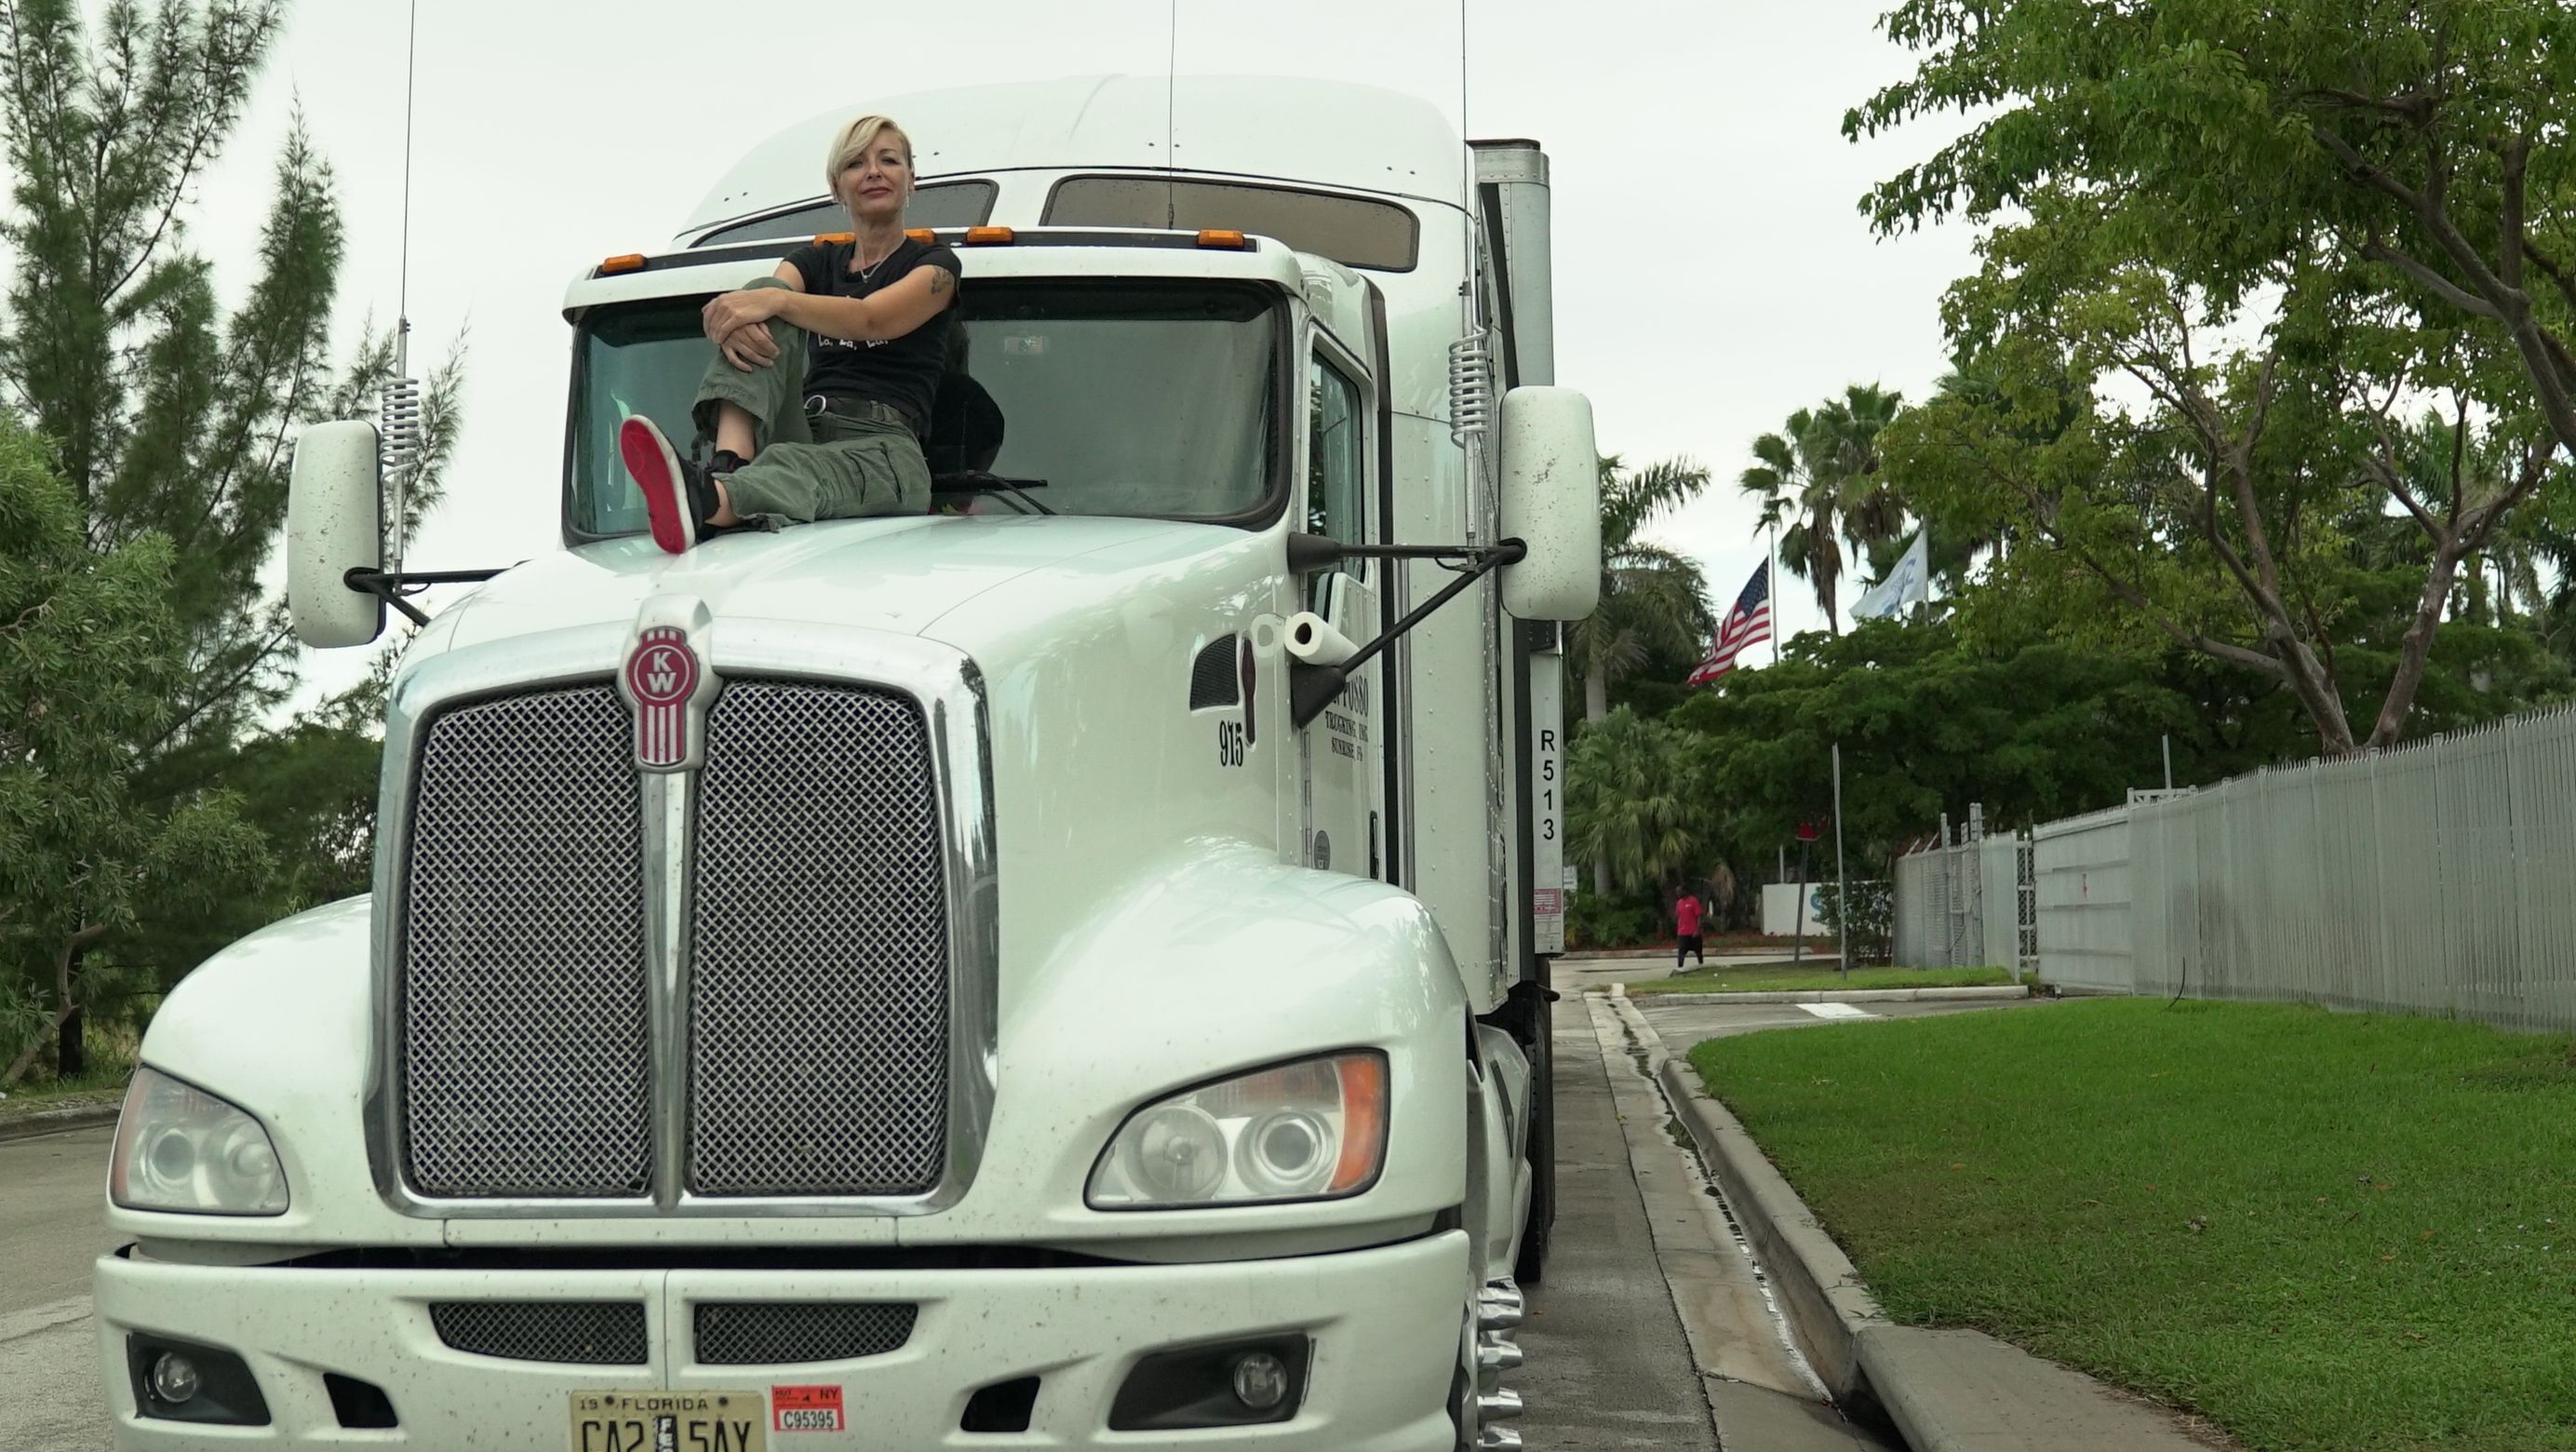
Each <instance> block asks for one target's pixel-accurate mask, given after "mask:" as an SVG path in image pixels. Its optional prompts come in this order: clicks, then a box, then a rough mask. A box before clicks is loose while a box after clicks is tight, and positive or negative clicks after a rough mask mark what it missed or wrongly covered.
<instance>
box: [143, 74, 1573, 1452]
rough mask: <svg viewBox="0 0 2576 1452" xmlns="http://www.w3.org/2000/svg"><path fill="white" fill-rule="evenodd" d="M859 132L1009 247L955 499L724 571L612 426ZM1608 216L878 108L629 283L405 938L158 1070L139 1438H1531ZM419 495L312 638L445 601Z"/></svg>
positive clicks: (1343, 120)
mask: <svg viewBox="0 0 2576 1452" xmlns="http://www.w3.org/2000/svg"><path fill="white" fill-rule="evenodd" d="M1167 101H1168V103H1169V107H1170V109H1169V111H1168V112H1167V109H1166V107H1167ZM860 109H873V110H882V111H884V112H886V113H888V114H891V115H893V116H895V117H896V118H897V119H898V120H900V121H901V122H902V123H903V124H904V125H905V127H906V128H907V130H908V131H909V132H910V133H911V135H912V136H913V137H914V139H915V141H916V143H917V145H918V146H919V148H920V153H921V159H920V171H921V173H922V186H921V190H920V194H919V197H918V199H917V201H916V204H915V209H914V212H913V215H912V217H911V220H912V221H913V222H915V223H916V224H920V225H925V226H927V227H930V228H932V229H935V230H936V231H937V233H938V235H939V237H940V238H941V239H942V240H944V241H946V242H949V243H950V244H952V245H954V246H956V247H957V248H958V249H959V251H960V254H961V256H962V258H963V260H964V262H965V265H966V277H965V283H964V287H963V289H962V294H961V295H962V298H963V302H962V304H961V307H962V318H963V326H962V334H963V337H964V340H965V348H964V354H963V356H962V357H961V358H959V359H958V360H957V362H956V365H955V369H954V372H953V374H952V377H951V379H950V380H949V382H948V383H947V384H943V392H942V408H941V410H940V412H941V418H940V419H934V421H933V424H932V429H931V434H932V437H931V439H930V453H931V457H932V462H933V468H934V470H935V471H938V472H939V474H940V484H941V486H942V488H941V491H940V492H939V494H938V496H937V500H938V508H937V509H936V510H935V511H934V513H932V514H931V515H928V516H924V517H906V518H883V519H867V520H851V521H841V522H834V523H824V524H816V525H811V526H807V527H802V528H798V529H793V530H788V531H782V532H778V533H774V534H762V533H743V534H733V535H725V536H721V537H718V538H716V539H714V540H711V541H709V542H707V543H705V544H702V545H701V546H700V547H699V548H697V549H695V550H693V551H691V552H689V553H688V554H686V555H681V556H670V555H665V554H663V553H662V552H660V551H659V550H658V549H656V548H655V547H654V546H653V544H652V543H651V541H650V540H649V539H647V538H645V537H644V536H643V535H642V530H643V527H644V517H643V513H642V509H641V507H640V503H639V502H638V501H637V500H636V498H635V496H634V494H633V492H632V490H631V488H630V486H629V484H628V482H627V480H626V478H625V476H624V475H623V473H622V472H621V471H620V469H619V466H618V463H617V458H616V453H615V450H614V448H613V446H612V443H611V439H612V435H613V432H614V430H615V427H616V424H617V422H618V420H619V419H620V418H622V417H624V416H626V415H628V414H632V413H644V414H648V415H650V416H653V417H654V418H656V419H657V420H658V421H660V422H661V423H662V424H663V425H664V426H665V428H666V429H667V430H669V431H670V432H672V433H674V434H676V435H679V436H681V437H683V438H685V437H686V417H687V407H688V396H689V391H690V388H691V385H692V383H693V382H694V380H695V378H696V376H697V374H698V372H699V370H700V369H701V368H702V367H703V366H704V364H705V361H706V359H707V357H708V356H709V354H708V349H707V344H706V343H705V342H704V340H703V339H702V338H701V337H700V336H699V333H698V321H697V312H698V308H699V305H700V303H701V302H702V301H703V300H704V299H705V298H706V297H707V296H708V295H710V294H712V293H715V292H719V291H723V290H726V289H729V288H732V287H735V286H738V285H740V284H742V283H743V282H745V281H747V280H749V279H751V278H754V277H757V276H761V275H764V274H766V273H768V272H769V271H770V270H771V269H772V268H773V267H774V266H775V265H776V260H777V258H778V257H779V256H780V255H781V254H783V253H784V252H785V251H786V250H788V248H789V247H791V246H793V245H795V244H796V243H799V242H802V241H803V240H805V239H806V238H808V237H810V236H812V235H814V234H816V233H820V232H830V231H835V230H839V228H840V227H841V226H845V225H846V223H836V222H835V221H834V220H833V217H832V216H831V214H830V212H829V209H828V206H827V204H826V202H825V200H824V198H823V197H822V195H821V193H820V189H819V187H818V186H816V185H815V178H816V176H817V175H818V173H819V166H818V159H819V158H820V156H821V155H822V152H823V149H824V146H825V143H826V140H827V138H828V136H829V134H830V132H831V129H832V128H833V127H835V126H836V125H837V124H838V123H839V122H840V121H842V120H844V119H846V116H847V115H848V114H850V113H852V112H855V111H857V110H860ZM1173 138H1177V142H1178V144H1177V146H1176V147H1174V146H1171V145H1169V144H1168V143H1169V142H1170V140H1171V139H1173ZM1548 231H1549V225H1548V206H1547V178H1546V158H1545V157H1544V155H1543V154H1542V153H1541V152H1540V151H1539V149H1538V148H1537V147H1536V146H1535V145H1534V144H1532V143H1527V142H1501V143H1492V144H1483V143H1479V144H1476V145H1472V146H1470V145H1465V144H1462V143H1461V142H1460V141H1459V140H1458V138H1457V137H1456V135H1455V134H1454V132H1452V131H1451V129H1450V128H1449V127H1448V125H1447V123H1446V122H1445V121H1444V120H1443V119H1442V118H1441V117H1440V116H1439V114H1438V113H1437V112H1436V111H1435V110H1434V109H1433V108H1431V107H1429V106H1426V105H1423V104H1420V103H1418V102H1414V101H1411V100H1408V99H1405V98H1401V97H1397V96H1391V95H1388V94H1386V93H1382V92H1376V91H1371V90H1365V89H1360V88H1356V87H1347V86H1336V85H1323V84H1310V83H1291V82H1281V81H1242V80H1224V81H1197V82H1193V81H1183V82H1181V83H1180V84H1179V85H1178V86H1177V88H1175V89H1174V90H1172V91H1171V92H1169V93H1167V91H1166V85H1165V82H1164V81H1163V80H1162V79H1161V78H1153V79H1150V80H1146V79H1110V80H1092V81H1082V82H1065V83H1056V84H1050V85H1039V86H1011V87H995V88H986V89H980V90H968V91H955V92H944V93H938V94H932V95H922V96H910V97H900V98H887V99H884V100H881V101H879V102H876V103H874V104H872V105H870V106H867V107H858V106H852V107H848V108H843V109H842V110H839V111H835V112H833V113H831V114H830V115H828V116H824V117H819V118H817V119H816V120H815V121H814V122H812V123H811V124H808V125H805V126H801V127H797V128H792V129H791V130H789V131H788V132H786V133H783V134H782V135H780V136H779V137H777V138H775V139H773V140H772V141H770V142H768V143H766V144H764V145H763V146H761V147H759V148H758V149H756V150H754V151H753V152H752V153H751V154H750V155H749V156H747V157H746V158H745V159H744V160H743V162H742V163H741V164H740V165H739V166H738V167H737V168H736V169H735V170H734V171H733V173H732V174H731V175H729V176H727V177H726V178H724V179H723V180H722V181H721V182H720V183H719V184H718V185H717V186H716V188H715V189H714V191H713V192H712V193H711V194H710V195H709V197H708V199H707V200H706V201H705V202H704V203H702V204H701V205H700V206H699V208H698V209H697V212H696V213H695V214H694V215H693V216H692V217H691V218H690V220H689V222H688V224H687V226H686V227H685V229H684V230H683V231H682V233H681V235H680V236H679V237H678V238H677V239H676V240H675V241H674V242H673V243H672V244H671V245H670V246H668V247H666V248H663V249H661V250H659V251H656V252H652V253H648V254H633V255H626V256H621V257H618V258H613V259H611V260H610V261H609V262H607V263H604V264H602V265H601V266H599V267H598V268H595V269H592V270H590V271H588V272H587V273H585V274H584V275H583V276H582V277H581V278H580V279H578V280H577V281H575V282H574V283H573V284H572V286H571V289H570V291H569V293H568V295H567V297H566V301H565V315H566V317H567V318H568V319H569V320H570V322H571V324H572V328H573V345H572V355H573V356H572V377H571V402H570V412H569V417H568V421H567V433H566V449H565V458H564V468H563V480H562V485H561V504H562V518H563V533H564V540H565V544H566V545H567V548H566V550H565V551H564V552H562V553H560V554H558V555H554V556H551V557H549V558H545V559H541V560H537V561H533V562H530V563H528V564H525V565H522V566H519V567H518V568H515V569H512V570H509V571H507V572H506V573H502V574H500V575H498V577H497V578H494V579H492V580H491V581H490V583H488V584H486V585H483V586H482V587H481V588H480V589H479V590H477V591H476V592H475V593H474V594H473V595H471V596H470V597H468V598H466V599H464V600H461V601H459V602H457V603H454V604H452V605H450V606H449V607H448V608H446V609H444V610H442V611H441V612H440V613H439V614H438V615H437V616H436V618H435V619H433V620H431V621H429V622H428V624H427V625H426V626H425V628H423V629H422V630H421V631H420V633H419V635H418V638H417V639H416V640H415V641H414V642H413V643H412V644H411V646H410V647H409V649H408V651H407V653H406V655H405V657H404V660H403V662H402V666H401V670H400V673H399V675H398V677H397V679H396V680H395V683H394V685H393V688H392V692H391V695H390V699H389V706H388V711H387V718H386V722H385V769H384V786H383V792H382V796H381V799H380V805H379V818H378V836H377V843H378V846H377V855H376V876H375V883H374V892H373V893H372V895H371V896H370V897H369V898H365V899H357V900H352V901H349V902H344V903H340V904H336V905H334V906H331V907H326V908H323V909H320V910H318V911H315V912H311V913H307V914H305V915H303V916H301V917H298V918H295V919H292V920H290V921H288V922H284V923H280V924H278V925H276V926H274V927H272V928H270V929H268V930H266V931H264V932H262V933H260V934H257V935H255V936H254V937H252V938H250V939H247V940H245V941H244V942H242V943H240V944H238V945H236V946H234V947H233V948H231V949H228V950H227V951H225V952H224V953H222V954H220V955H218V956H217V957H216V958H214V959H213V960H211V961H210V962H208V963H207V964H206V965H205V966H203V967H202V968H200V969H199V970H198V971H196V972H195V973H193V974H191V975H190V976H189V977H188V979H187V980H186V981H185V982H184V983H182V984H181V985H180V986H179V988H178V989H177V991H176V992H175V993H173V994H172V995H171V997H170V999H169V1001H168V1003H167V1005H166V1006H165V1007H164V1009H163V1010H162V1012H161V1013H160V1015H159V1016H158V1018H157V1019H156V1020H155V1022H154V1023H153V1025H152V1027H151V1030H150V1032H149V1034H148V1035H147V1037H146V1039H145V1043H144V1047H143V1060H144V1064H145V1068H144V1069H143V1070H142V1071H141V1072H140V1073H139V1074H138V1076H137V1079H136V1085H135V1088H134V1091H133V1093H132V1094H131V1096H130V1097H129V1099H128V1101H127V1105H126V1110H125V1115H124V1119H123V1121H122V1124H121V1126H120V1130H119V1135H118V1141H117V1149H116V1158H115V1163H114V1166H113V1171H112V1176H111V1185H110V1190H111V1207H110V1222H111V1224H112V1225H113V1226H114V1228H115V1230H116V1232H117V1234H118V1235H119V1236H120V1237H121V1239H122V1240H123V1241H124V1242H125V1243H124V1245H123V1247H122V1248H120V1249H119V1250H117V1251H116V1252H114V1253H112V1254H110V1255H108V1256H105V1257H103V1258H102V1259H101V1260H100V1262H99V1264H98V1272H97V1281H96V1300H97V1310H98V1321H99V1326H100V1335H101V1351H102V1358H103V1370H104V1375H105V1381H106V1387H107V1397H108V1402H109V1405H110V1407H111V1409H112V1410H113V1412H114V1414H115V1420H116V1426H117V1440H118V1445H119V1446H120V1447H125V1448H134V1449H145V1448H151V1449H159V1448H182V1447H186V1448H196V1447H225V1448H231V1447H238V1446H247V1445H269V1444H283V1445H295V1446H326V1445H327V1446H335V1447H342V1446H353V1445H366V1446H401V1447H437V1448H463V1447H471V1448H477V1449H486V1448H488V1449H519V1448H542V1449H546V1452H558V1449H567V1448H568V1449H572V1452H609V1449H614V1452H633V1449H641V1448H655V1449H660V1448H679V1449H687V1452H707V1449H714V1448H723V1449H728V1452H740V1449H743V1448H773V1449H780V1452H797V1449H803V1448H812V1449H815V1452H825V1449H834V1448H851V1449H855V1448H868V1449H894V1448H904V1449H911V1448H927V1447H934V1446H936V1447H976V1446H986V1445H991V1446H997V1447H998V1446H1050V1447H1093V1446H1099V1447H1113V1446H1114V1447H1121V1448H1131V1449H1159V1448H1183V1447H1189V1448H1203V1447H1209V1446H1221V1445H1238V1444H1242V1445H1258V1446H1262V1447H1267V1448H1280V1449H1318V1452H1323V1449H1330V1452H1354V1449H1384V1452H1398V1449H1404V1452H1411V1449H1422V1452H1432V1449H1455V1448H1458V1447H1510V1446H1516V1445H1518V1439H1517V1437H1516V1436H1514V1434H1513V1433H1512V1431H1511V1430H1510V1429H1509V1428H1508V1427H1507V1426H1504V1425H1502V1422H1503V1421H1504V1419H1505V1418H1507V1417H1508V1416H1510V1415H1512V1414H1514V1413H1516V1412H1517V1410H1518V1407H1519V1404H1518V1401H1517V1399H1516V1398H1515V1397H1514V1395H1513V1394H1512V1393H1511V1392H1510V1391H1509V1390H1508V1389H1507V1388H1506V1387H1505V1386H1504V1385H1503V1382H1504V1381H1505V1380H1506V1379H1507V1373H1508V1372H1509V1370H1510V1369H1511V1368H1512V1367H1514V1366H1517V1365H1518V1364H1519V1363H1520V1352H1519V1349H1518V1348H1517V1346H1516V1345H1515V1344H1514V1343H1513V1339H1512V1331H1511V1328H1512V1327H1513V1326H1514V1325H1515V1324H1517V1322H1518V1319H1519V1314H1520V1309H1519V1308H1520V1295H1519V1291H1518V1288H1517V1284H1516V1277H1517V1278H1518V1279H1519V1280H1527V1279H1529V1278H1530V1277H1532V1276H1534V1275H1536V1274H1537V1273H1538V1270H1539V1268H1540V1265H1541V1263H1542V1261H1543V1259H1544V1255H1545V1246H1546V1238H1547V1226H1548V1222H1549V1219H1550V1217H1551V1215H1552V1204H1553V1196H1552V1190H1551V1186H1552V1168H1551V1163H1550V1158H1551V1156H1550V1145H1551V1140H1550V1135H1549V1131H1548V1125H1549V1123H1550V1114H1549V1109H1548V1097H1547V1082H1548V1080H1547V1074H1546V1065H1547V1055H1548V1003H1549V1000H1550V998H1551V997H1552V995H1551V994H1549V992H1548V990H1547V976H1546V960H1545V956H1544V953H1545V952H1547V951H1553V950H1554V946H1555V944H1556V942H1557V941H1558V939H1557V936H1556V933H1555V931H1554V929H1555V924H1554V922H1553V920H1552V915H1553V911H1554V909H1555V907H1556V905H1557V904H1558V902H1559V899H1558V896H1557V889H1558V885H1559V872H1560V861H1559V855H1558V850H1557V841H1556V838H1557V834H1558V830H1559V828H1558V807H1559V803H1558V801H1557V799H1556V796H1555V793H1556V790H1557V783H1556V756H1555V752H1556V750H1557V748H1558V746H1559V744H1560V743H1559V741H1558V733H1559V731H1560V728H1561V712H1560V708H1559V704H1558V697H1559V691H1560V683H1561V673H1560V657H1559V655H1558V651H1557V640H1558V630H1559V623H1560V622H1562V621H1566V620H1571V619H1576V618H1579V617H1581V616H1582V615H1584V614H1586V613H1588V611H1589V610H1590V609H1591V607H1592V603H1593V601H1594V598H1595V596H1596V594H1597V590H1598V581H1599V564H1600V561H1599V536H1598V522H1597V514H1598V483H1597V476H1596V472H1595V455H1594V449H1593V440H1592V433H1591V419H1590V411H1589V407H1588V405H1587V404H1586V403H1585V402H1584V401H1583V399H1582V398H1581V397H1580V395H1577V394H1573V393H1570V392H1567V391H1564V390H1560V389H1556V388H1554V387H1553V386H1552V385H1553V382H1554V378H1553V362H1552V358H1551V356H1550V355H1551V349H1552V341H1551V340H1552V334H1553V328H1552V319H1551V309H1550V300H1549V282H1548V266H1549V262H1548ZM952 386H953V388H954V391H955V396H956V397H958V398H960V399H962V400H964V401H965V402H964V403H962V404H960V405H959V408H960V409H963V410H965V411H964V412H959V411H957V410H952V409H951V408H950V407H949V400H950V397H951V388H952ZM987 404H989V407H986V406H985V405H987ZM996 416H998V420H999V427H998V428H996V427H995V426H994V420H995V418H996ZM956 419H963V420H965V421H964V422H955V421H954V420H956ZM943 420H951V421H950V422H943ZM379 472H380V471H379V467H378V463H377V440H376V436H375V431H374V430H373V429H372V428H371V427H370V426H368V425H365V424H340V425H325V426H322V427H321V428H318V429H316V430H314V431H312V432H310V433H308V435H307V436H306V438H305V440H304V441H303V443H302V445H301V447H300V449H299V454H298V458H297V461H296V482H295V490H296V494H295V500H294V510H293V513H294V518H293V522H292V535H293V538H292V544H291V553H292V557H293V558H292V561H291V565H292V571H293V576H294V579H293V584H292V588H291V593H292V595H293V603H294V606H295V609H296V613H297V618H298V624H299V628H300V629H301V630H302V631H303V632H304V634H305V636H306V638H307V639H308V640H309V641H312V642H313V643H316V644H358V643H363V642H365V641H369V640H373V639H375V638H377V636H378V635H379V634H380V632H381V630H382V628H383V624H384V614H385V610H386V608H387V603H388V601H392V602H393V603H394V604H395V605H396V606H398V607H399V606H401V605H403V604H404V603H405V602H404V601H402V600H401V598H400V597H399V595H398V593H397V592H398V590H399V588H400V580H401V578H402V577H400V576H399V575H398V573H389V572H387V571H386V570H385V569H384V566H383V562H382V559H381V556H380V540H379V536H380V534H381V529H380V527H379V525H378V523H377V521H378V520H379V519H380V518H381V517H382V516H381V515H380V513H379V510H380V507H381V506H380V479H379V477H378V476H379Z"/></svg>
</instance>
